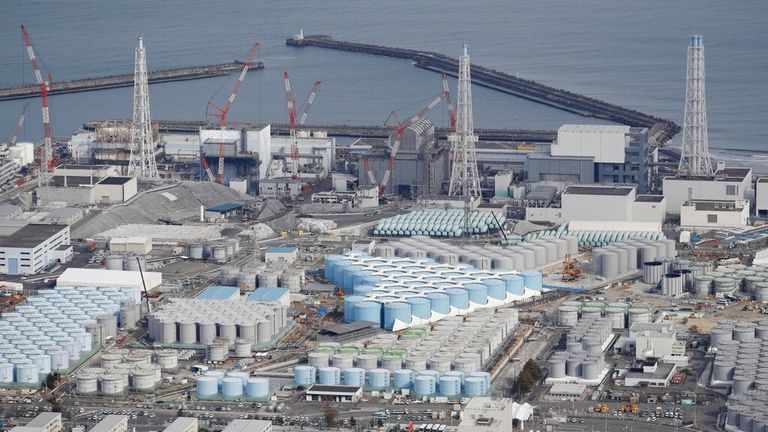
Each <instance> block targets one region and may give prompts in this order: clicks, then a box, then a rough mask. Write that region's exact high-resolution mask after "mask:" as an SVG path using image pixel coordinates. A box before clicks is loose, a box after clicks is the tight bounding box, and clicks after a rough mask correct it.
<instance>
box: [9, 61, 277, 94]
mask: <svg viewBox="0 0 768 432" xmlns="http://www.w3.org/2000/svg"><path fill="white" fill-rule="evenodd" d="M242 68H243V63H242V62H232V63H221V64H215V65H206V66H190V67H183V68H175V69H165V70H160V71H154V72H149V73H148V74H147V80H148V81H149V83H150V84H153V83H160V82H172V81H185V80H193V79H201V78H210V77H215V76H222V75H228V74H230V73H233V72H236V71H240V70H241V69H242ZM262 68H264V63H262V62H257V63H256V64H255V65H253V66H251V68H250V69H249V70H254V69H262ZM132 85H133V74H122V75H110V76H105V77H96V78H84V79H78V80H72V81H62V82H55V81H54V82H53V84H52V85H51V90H50V91H49V92H48V94H51V95H55V94H63V93H77V92H84V91H93V90H103V89H109V88H117V87H129V86H132ZM37 96H40V87H39V86H38V85H36V84H33V85H24V86H16V87H7V88H2V89H0V101H4V100H13V99H24V98H30V97H37Z"/></svg>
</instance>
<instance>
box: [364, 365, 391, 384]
mask: <svg viewBox="0 0 768 432" xmlns="http://www.w3.org/2000/svg"><path fill="white" fill-rule="evenodd" d="M389 374H390V372H389V369H371V370H369V371H368V386H370V387H373V388H386V387H389V376H390V375H389Z"/></svg>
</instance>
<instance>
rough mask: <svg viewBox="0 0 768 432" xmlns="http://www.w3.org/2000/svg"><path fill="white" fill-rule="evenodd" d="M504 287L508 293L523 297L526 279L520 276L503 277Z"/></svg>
mask: <svg viewBox="0 0 768 432" xmlns="http://www.w3.org/2000/svg"><path fill="white" fill-rule="evenodd" d="M501 280H502V281H504V287H505V289H506V290H507V292H508V293H510V294H512V295H517V296H521V295H523V294H525V279H524V278H523V277H522V276H520V275H502V276H501Z"/></svg>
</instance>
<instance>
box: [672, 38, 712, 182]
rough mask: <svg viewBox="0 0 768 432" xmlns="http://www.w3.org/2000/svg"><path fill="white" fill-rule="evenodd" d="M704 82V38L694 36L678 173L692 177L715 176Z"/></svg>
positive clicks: (689, 52) (689, 60)
mask: <svg viewBox="0 0 768 432" xmlns="http://www.w3.org/2000/svg"><path fill="white" fill-rule="evenodd" d="M704 83H705V79H704V43H703V41H702V37H701V35H693V36H691V45H690V46H689V47H688V67H687V74H686V83H685V118H684V119H683V145H682V146H681V149H680V165H679V166H678V171H679V172H680V173H687V174H688V175H691V176H711V175H713V171H712V160H711V159H710V158H709V138H708V136H707V100H706V94H705V93H706V92H705V85H704Z"/></svg>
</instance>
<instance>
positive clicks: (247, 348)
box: [235, 339, 251, 358]
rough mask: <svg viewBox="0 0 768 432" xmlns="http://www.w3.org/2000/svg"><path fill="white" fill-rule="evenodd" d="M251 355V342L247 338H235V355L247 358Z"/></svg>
mask: <svg viewBox="0 0 768 432" xmlns="http://www.w3.org/2000/svg"><path fill="white" fill-rule="evenodd" d="M250 356H251V343H250V342H248V341H247V340H245V339H237V340H235V357H237V358H246V357H250Z"/></svg>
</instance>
